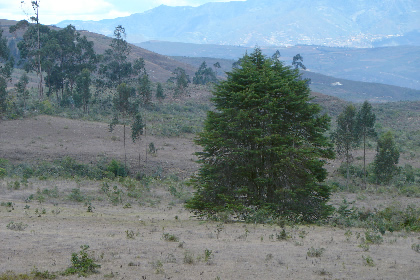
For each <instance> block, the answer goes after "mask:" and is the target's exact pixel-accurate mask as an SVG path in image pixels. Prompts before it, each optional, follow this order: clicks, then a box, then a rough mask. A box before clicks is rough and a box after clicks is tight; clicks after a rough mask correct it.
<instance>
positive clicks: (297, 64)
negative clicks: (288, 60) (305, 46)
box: [278, 53, 306, 70]
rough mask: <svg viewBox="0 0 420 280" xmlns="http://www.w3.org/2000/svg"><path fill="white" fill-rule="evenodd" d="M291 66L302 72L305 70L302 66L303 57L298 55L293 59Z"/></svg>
mask: <svg viewBox="0 0 420 280" xmlns="http://www.w3.org/2000/svg"><path fill="white" fill-rule="evenodd" d="M278 55H280V53H279V54H278ZM292 65H293V66H294V67H295V69H299V68H302V69H303V70H306V67H305V65H303V57H302V56H301V55H300V53H298V54H297V55H295V56H294V57H293V61H292Z"/></svg>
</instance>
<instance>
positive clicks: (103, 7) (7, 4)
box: [0, 0, 245, 24]
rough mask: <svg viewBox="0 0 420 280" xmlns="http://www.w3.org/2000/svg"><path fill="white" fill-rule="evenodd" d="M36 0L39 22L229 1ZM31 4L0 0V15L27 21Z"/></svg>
mask: <svg viewBox="0 0 420 280" xmlns="http://www.w3.org/2000/svg"><path fill="white" fill-rule="evenodd" d="M236 1H238V0H236ZM239 1H245V0H239ZM21 2H23V3H21ZM38 2H39V19H40V22H41V23H42V24H56V23H58V22H60V21H62V20H65V19H73V20H77V19H79V20H100V19H106V18H116V17H123V16H128V15H131V14H134V13H141V12H144V11H147V10H150V9H152V8H154V7H157V6H159V5H162V4H163V5H167V6H200V5H202V4H205V3H208V2H229V0H70V1H68V0H67V1H64V0H38ZM30 3H31V1H30V0H25V1H21V0H0V18H1V19H10V20H22V19H26V20H29V18H30V17H31V16H32V15H33V13H34V12H33V10H32V8H31V5H30Z"/></svg>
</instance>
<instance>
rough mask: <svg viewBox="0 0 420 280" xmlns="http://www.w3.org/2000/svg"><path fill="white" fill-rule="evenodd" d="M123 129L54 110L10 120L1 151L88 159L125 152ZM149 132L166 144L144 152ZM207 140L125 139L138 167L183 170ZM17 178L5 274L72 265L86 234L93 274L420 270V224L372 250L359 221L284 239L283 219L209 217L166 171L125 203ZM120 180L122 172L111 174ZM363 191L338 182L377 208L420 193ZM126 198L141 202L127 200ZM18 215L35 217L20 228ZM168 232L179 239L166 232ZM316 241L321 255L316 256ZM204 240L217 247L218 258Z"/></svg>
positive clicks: (314, 275) (2, 128) (5, 184)
mask: <svg viewBox="0 0 420 280" xmlns="http://www.w3.org/2000/svg"><path fill="white" fill-rule="evenodd" d="M121 135H122V132H121V127H119V128H118V130H117V131H116V132H114V133H109V132H108V129H107V125H106V124H103V123H95V122H83V121H75V120H68V119H62V118H56V117H49V116H39V117H36V118H32V119H24V120H17V121H3V122H1V123H0V157H3V158H7V159H10V160H12V161H14V162H19V161H37V160H40V159H47V160H51V159H56V158H61V157H63V156H71V157H73V158H75V159H77V160H80V161H83V162H87V163H88V162H96V160H97V158H98V157H100V156H107V157H109V158H118V159H120V160H123V159H124V157H123V153H122V149H123V144H122V140H121ZM150 142H154V143H155V145H156V147H157V148H160V150H159V151H158V153H157V155H156V156H149V157H148V159H147V163H146V161H145V155H144V152H142V151H145V149H146V143H150ZM197 150H198V148H197V147H196V146H194V145H193V143H192V139H190V138H153V137H150V138H149V136H147V139H146V140H144V141H142V142H141V143H140V144H132V143H131V141H127V155H128V161H129V163H130V166H131V167H132V168H134V169H136V168H138V169H137V170H139V171H141V170H142V168H158V167H160V168H162V169H165V170H168V171H167V172H168V173H169V174H171V173H176V174H184V176H181V177H188V176H189V175H190V174H191V173H192V172H194V171H195V170H197V164H196V163H195V162H194V157H193V156H192V153H193V152H194V151H197ZM139 151H141V152H140V153H141V154H140V155H141V160H140V165H139V163H138V154H139ZM148 166H150V167H148ZM14 180H15V179H14V178H5V179H2V180H0V202H12V203H13V209H12V208H11V207H6V206H1V207H0V274H1V273H4V272H5V271H8V270H12V271H15V272H17V273H29V272H30V271H31V270H32V269H33V268H34V267H36V268H37V269H38V270H40V271H44V270H48V271H50V272H55V271H63V270H65V269H66V268H67V267H69V266H70V265H71V262H70V257H71V254H72V253H75V252H78V251H80V246H81V245H85V244H86V245H89V246H90V249H91V254H92V256H94V258H95V260H96V262H97V263H98V264H100V265H101V268H100V269H99V273H98V274H94V275H91V276H89V278H90V279H410V280H411V279H420V254H419V253H417V252H415V251H414V250H412V248H411V247H412V245H413V244H419V243H420V233H406V232H394V233H386V234H385V236H384V237H383V238H384V241H383V243H382V244H379V245H370V246H369V249H368V250H367V251H366V248H362V247H360V244H361V242H362V241H361V240H362V238H363V237H364V234H365V230H364V229H357V228H350V229H340V228H334V227H320V226H293V227H291V226H286V228H285V231H286V233H287V236H288V237H287V239H286V240H279V239H278V236H280V234H281V232H282V229H281V228H280V227H279V226H277V225H252V224H243V223H229V224H224V223H219V222H209V221H200V220H198V219H196V218H195V217H192V216H191V213H189V212H188V211H186V210H185V209H184V208H183V205H182V201H181V200H180V199H178V198H176V197H174V196H173V195H172V194H171V193H170V191H168V187H170V185H168V183H165V182H163V181H162V182H160V181H159V180H156V181H155V182H153V184H152V185H151V186H150V191H148V192H146V193H145V195H144V197H143V198H142V199H140V200H133V199H131V200H130V199H128V198H127V199H126V201H124V202H122V203H119V204H118V205H116V206H115V205H112V204H111V202H110V201H109V200H108V199H107V197H106V196H104V194H103V193H101V191H100V190H101V186H102V184H103V182H96V181H84V180H80V179H78V180H45V181H42V180H38V179H30V180H29V182H28V185H27V186H23V185H22V186H21V188H20V189H16V190H15V189H13V188H10V182H13V181H14ZM114 184H119V183H118V182H110V186H111V187H112V186H113V185H114ZM169 184H170V183H169ZM54 188H56V189H57V191H58V194H59V195H58V197H53V198H49V197H47V198H46V200H45V201H44V202H42V203H39V202H38V201H36V200H32V201H25V199H27V198H28V197H29V196H30V195H31V194H35V193H36V192H37V191H38V190H44V189H49V190H52V189H54ZM73 189H80V190H81V192H82V194H83V195H84V196H86V197H90V198H92V205H93V206H94V209H93V212H92V213H91V212H87V205H86V204H85V203H84V202H74V201H72V200H69V199H68V197H69V194H70V193H71V191H72V190H73ZM360 195H361V194H346V193H340V194H337V195H335V196H334V197H333V199H332V203H334V204H338V203H339V202H340V201H341V200H342V199H343V198H347V199H349V200H357V204H358V206H365V207H367V208H369V207H372V208H373V207H383V206H384V205H389V204H391V203H395V202H397V201H399V202H400V203H402V204H408V203H414V204H417V205H418V204H419V202H420V199H418V198H410V200H408V199H406V198H401V197H391V196H388V195H387V194H383V195H375V196H367V197H361V196H360ZM125 202H130V203H131V208H127V207H126V208H124V207H123V206H124V205H126V204H125ZM28 206H29V208H28ZM43 212H44V213H43ZM10 222H14V223H22V225H27V227H26V228H24V230H21V231H15V230H11V229H9V228H8V227H7V225H8V224H10ZM346 232H347V234H346ZM164 234H169V235H173V236H174V237H176V238H178V240H177V241H174V242H171V241H167V240H165V238H164ZM129 235H130V236H131V237H132V238H130V236H129ZM311 248H313V250H315V251H316V252H319V253H320V256H316V257H312V256H308V252H310V250H311ZM206 250H208V251H207V252H208V253H209V252H210V251H211V253H210V254H208V256H209V258H208V259H206V258H205V252H206ZM370 260H371V261H370ZM59 279H78V276H77V275H75V276H59Z"/></svg>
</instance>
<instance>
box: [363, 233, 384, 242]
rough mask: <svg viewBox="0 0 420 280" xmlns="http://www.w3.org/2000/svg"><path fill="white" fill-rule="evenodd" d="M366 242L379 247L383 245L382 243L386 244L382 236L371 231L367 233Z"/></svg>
mask: <svg viewBox="0 0 420 280" xmlns="http://www.w3.org/2000/svg"><path fill="white" fill-rule="evenodd" d="M365 240H366V242H367V243H370V244H377V245H379V244H382V242H384V239H383V237H382V235H380V234H378V233H374V232H371V231H366V232H365Z"/></svg>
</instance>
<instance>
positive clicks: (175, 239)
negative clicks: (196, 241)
mask: <svg viewBox="0 0 420 280" xmlns="http://www.w3.org/2000/svg"><path fill="white" fill-rule="evenodd" d="M162 238H163V240H165V241H169V242H178V241H179V238H178V237H177V236H175V235H173V234H169V233H164V234H163V235H162Z"/></svg>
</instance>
